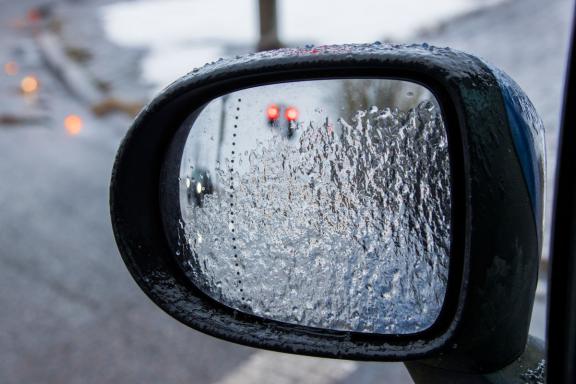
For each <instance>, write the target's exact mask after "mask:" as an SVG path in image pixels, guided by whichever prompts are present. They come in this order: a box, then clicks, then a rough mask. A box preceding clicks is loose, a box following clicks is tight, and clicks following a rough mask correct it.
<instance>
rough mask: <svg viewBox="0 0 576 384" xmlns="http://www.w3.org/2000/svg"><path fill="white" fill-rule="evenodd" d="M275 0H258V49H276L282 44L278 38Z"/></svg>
mask: <svg viewBox="0 0 576 384" xmlns="http://www.w3.org/2000/svg"><path fill="white" fill-rule="evenodd" d="M276 10H277V7H276V0H258V12H259V16H260V41H258V47H257V50H258V51H266V50H270V49H278V48H280V47H281V46H282V44H280V40H279V39H278V17H277V12H276Z"/></svg>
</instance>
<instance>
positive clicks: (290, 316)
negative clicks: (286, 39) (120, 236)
mask: <svg viewBox="0 0 576 384" xmlns="http://www.w3.org/2000/svg"><path fill="white" fill-rule="evenodd" d="M358 82H359V86H356V85H358V84H355V83H354V82H352V81H350V80H346V81H345V80H324V81H308V82H297V83H286V84H276V85H269V86H263V87H257V88H252V89H246V90H242V91H238V92H235V93H232V94H229V95H227V96H224V97H221V98H219V99H216V100H214V101H213V102H211V103H210V104H209V105H208V106H207V107H206V108H205V110H204V111H203V112H202V113H201V114H200V116H199V117H198V118H197V119H196V120H195V121H194V122H192V123H191V125H192V127H191V128H190V133H189V137H188V140H187V142H186V148H185V150H184V155H183V159H182V168H181V172H180V180H179V182H180V205H181V211H182V212H181V213H182V221H181V226H182V228H181V229H182V234H181V237H180V239H181V244H180V245H181V250H179V251H178V252H177V257H178V260H179V263H180V265H181V266H182V268H183V269H184V271H185V272H186V274H187V276H188V277H189V278H190V279H191V280H192V281H193V282H194V283H195V285H196V286H198V287H199V288H200V289H201V290H202V291H204V292H205V293H206V294H208V295H209V296H211V297H212V298H214V299H216V300H217V301H219V302H222V303H223V304H225V305H227V306H229V307H232V308H234V309H237V310H240V311H243V312H246V313H251V314H255V315H258V316H261V317H265V318H268V319H273V320H278V321H282V322H286V323H293V324H299V325H306V326H310V327H318V328H326V329H333V330H346V331H355V332H370V333H381V334H407V333H414V332H418V331H421V330H424V329H426V328H428V327H430V326H431V325H432V324H433V323H434V321H435V320H436V318H437V317H438V314H439V312H440V310H441V307H442V304H443V301H444V296H445V293H446V284H447V276H448V267H449V251H450V225H451V222H450V212H451V196H450V163H449V156H448V141H447V140H448V139H447V134H446V130H445V127H444V122H443V120H442V115H441V112H440V109H439V107H438V104H437V102H436V100H435V99H434V96H433V95H432V94H431V93H430V92H429V91H427V89H426V88H424V87H422V86H419V85H416V84H413V83H408V82H404V81H398V80H370V81H369V83H366V80H358ZM362 82H364V83H362ZM397 83H400V86H398V84H397ZM373 84H376V85H375V86H374V85H373ZM355 86H356V87H355ZM351 89H352V91H351ZM358 90H360V91H358ZM358 92H360V93H362V94H359V93H358ZM386 92H388V93H390V92H395V95H394V97H388V96H386ZM334 95H336V96H334ZM342 95H344V96H342ZM359 100H360V101H359ZM363 103H364V104H363ZM366 103H369V104H366ZM270 105H273V106H275V107H277V108H278V110H279V114H278V115H279V117H278V118H277V120H271V119H270V117H269V116H267V115H266V113H267V108H269V107H270ZM290 107H294V108H297V110H298V117H297V119H296V120H288V118H287V116H288V114H286V113H285V111H287V110H288V108H290ZM274 116H275V115H274ZM291 117H293V116H291Z"/></svg>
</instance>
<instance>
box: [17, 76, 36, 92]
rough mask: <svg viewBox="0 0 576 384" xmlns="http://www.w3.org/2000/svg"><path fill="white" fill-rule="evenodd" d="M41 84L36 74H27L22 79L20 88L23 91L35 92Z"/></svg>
mask: <svg viewBox="0 0 576 384" xmlns="http://www.w3.org/2000/svg"><path fill="white" fill-rule="evenodd" d="M39 86H40V84H39V83H38V79H37V78H36V77H35V76H26V77H24V78H23V79H22V80H21V81H20V89H21V90H22V92H23V93H35V92H37V91H38V88H39Z"/></svg>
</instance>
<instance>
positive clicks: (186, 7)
mask: <svg viewBox="0 0 576 384" xmlns="http://www.w3.org/2000/svg"><path fill="white" fill-rule="evenodd" d="M500 1H501V0H435V1H433V2H432V1H430V2H421V3H420V4H419V5H418V6H415V4H414V2H398V1H392V0H386V1H383V0H356V1H354V5H353V6H351V4H350V3H349V2H344V1H342V2H337V1H331V0H321V1H307V0H290V1H287V0H285V1H280V2H279V12H278V14H279V15H281V16H280V21H279V34H280V39H281V40H282V41H283V42H284V43H285V44H287V45H299V46H303V45H305V44H342V43H371V42H374V41H379V40H394V41H402V40H406V39H407V38H408V37H409V36H411V35H413V34H414V33H415V32H417V31H419V30H423V29H427V28H431V27H434V26H435V25H437V24H438V23H440V22H442V21H446V20H448V19H450V18H452V17H456V16H458V15H462V14H465V13H468V12H471V11H475V10H478V9H481V8H483V7H486V6H489V5H493V4H496V3H499V2H500ZM257 16H258V15H257V1H255V0H236V1H224V0H194V1H190V0H147V1H140V2H125V3H116V4H111V5H108V6H105V7H103V9H102V17H103V20H104V26H105V30H106V33H107V34H108V36H109V37H110V38H111V39H112V41H114V42H116V43H118V44H120V45H125V46H131V47H145V48H147V49H148V55H147V56H146V57H145V59H144V61H143V63H142V70H143V74H144V78H145V79H147V80H148V81H149V82H150V83H152V84H153V85H154V90H156V91H157V90H159V89H161V88H163V87H164V86H166V85H168V84H169V83H171V82H172V81H173V80H175V79H176V78H178V77H179V76H182V75H184V74H186V73H187V72H189V71H190V70H192V69H193V68H194V67H200V66H202V65H204V64H205V63H207V62H210V61H214V60H216V59H218V58H220V57H224V56H229V55H231V54H235V53H242V52H247V51H251V50H252V49H253V47H254V46H255V44H256V41H257V39H258V30H257V25H258V24H257V20H258V19H257ZM143 26H145V27H144V28H143Z"/></svg>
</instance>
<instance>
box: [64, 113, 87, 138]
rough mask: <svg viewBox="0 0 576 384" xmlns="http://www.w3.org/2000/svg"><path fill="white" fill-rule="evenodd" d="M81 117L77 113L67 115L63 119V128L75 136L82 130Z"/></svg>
mask: <svg viewBox="0 0 576 384" xmlns="http://www.w3.org/2000/svg"><path fill="white" fill-rule="evenodd" d="M82 126H83V123H82V118H81V117H80V116H78V115H68V116H66V118H65V119H64V128H66V132H68V134H69V135H70V136H76V135H77V134H79V133H80V131H81V130H82Z"/></svg>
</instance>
